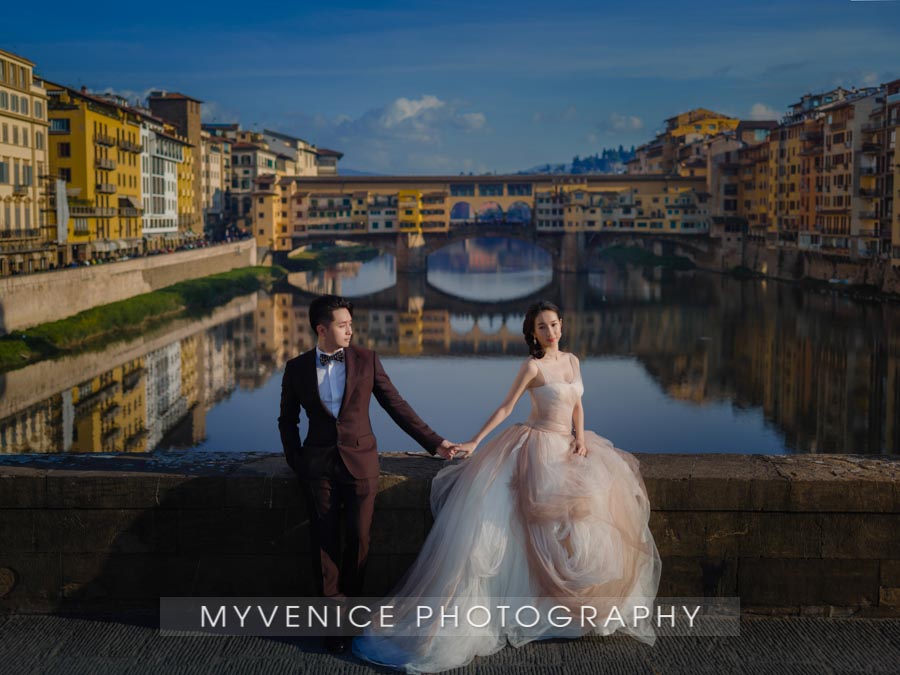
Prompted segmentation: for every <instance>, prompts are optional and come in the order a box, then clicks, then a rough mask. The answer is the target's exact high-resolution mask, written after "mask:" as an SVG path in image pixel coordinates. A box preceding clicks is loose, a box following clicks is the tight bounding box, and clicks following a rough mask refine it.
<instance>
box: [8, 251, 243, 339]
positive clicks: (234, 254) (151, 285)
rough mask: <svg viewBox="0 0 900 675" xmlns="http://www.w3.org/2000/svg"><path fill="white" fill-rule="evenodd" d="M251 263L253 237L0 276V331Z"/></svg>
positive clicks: (63, 315) (74, 312) (36, 322)
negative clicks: (106, 261) (121, 258)
mask: <svg viewBox="0 0 900 675" xmlns="http://www.w3.org/2000/svg"><path fill="white" fill-rule="evenodd" d="M255 264H256V242H254V241H253V240H252V239H251V240H244V241H238V242H234V243H231V244H222V245H218V246H211V247H208V248H198V249H194V250H190V251H179V252H177V253H169V254H165V255H156V256H148V257H145V258H136V259H134V260H127V261H124V262H116V263H108V264H105V265H95V266H91V267H78V268H72V269H66V270H55V271H52V272H43V273H38V274H28V275H23V276H15V277H7V278H4V279H0V335H5V334H6V333H8V332H10V331H13V330H24V329H27V328H30V327H32V326H37V325H40V324H42V323H47V322H49V321H56V320H58V319H64V318H66V317H67V316H72V315H73V314H77V313H78V312H81V311H84V310H86V309H91V308H92V307H97V306H100V305H106V304H109V303H111V302H116V301H118V300H125V299H127V298H131V297H134V296H135V295H140V294H142V293H149V292H151V291H156V290H159V289H161V288H165V287H166V286H171V285H172V284H175V283H178V282H179V281H187V280H188V279H198V278H200V277H206V276H210V275H212V274H219V273H221V272H228V271H230V270H233V269H237V268H240V267H249V266H252V265H255Z"/></svg>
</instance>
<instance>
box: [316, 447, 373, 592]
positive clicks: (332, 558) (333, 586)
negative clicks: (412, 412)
mask: <svg viewBox="0 0 900 675" xmlns="http://www.w3.org/2000/svg"><path fill="white" fill-rule="evenodd" d="M317 454H318V456H319V461H317V462H316V464H317V470H316V474H315V475H316V476H317V477H315V478H310V477H308V476H307V477H300V485H301V489H302V490H303V494H304V497H305V499H306V505H307V513H308V514H309V521H310V523H309V524H310V528H309V535H310V551H311V555H310V558H311V559H312V569H313V575H314V577H315V581H316V586H317V589H318V591H319V594H320V595H322V596H324V597H326V598H341V597H352V596H359V595H361V594H362V589H363V581H364V579H365V571H366V562H367V561H368V557H369V541H370V538H371V537H370V532H371V529H372V516H373V514H374V513H375V495H376V494H377V493H378V477H377V476H376V477H373V478H354V477H353V474H351V473H350V471H349V470H348V469H347V467H346V466H345V465H344V462H343V460H342V459H341V454H340V452H338V449H337V448H336V447H333V448H330V449H328V450H327V451H326V450H325V449H317ZM342 510H343V517H342V514H341V511H342ZM342 526H343V530H344V539H345V544H344V549H343V551H341V529H342Z"/></svg>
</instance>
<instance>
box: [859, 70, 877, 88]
mask: <svg viewBox="0 0 900 675" xmlns="http://www.w3.org/2000/svg"><path fill="white" fill-rule="evenodd" d="M879 80H880V78H879V77H878V73H866V74H865V75H863V78H862V83H863V86H866V87H874V86H877V85H879V84H881V82H880V81H879Z"/></svg>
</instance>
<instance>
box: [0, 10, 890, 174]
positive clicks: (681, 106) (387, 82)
mask: <svg viewBox="0 0 900 675" xmlns="http://www.w3.org/2000/svg"><path fill="white" fill-rule="evenodd" d="M53 6H54V4H48V3H30V4H29V5H27V6H25V5H24V3H16V5H14V6H13V7H8V8H6V9H5V10H4V21H3V22H2V25H0V48H2V49H6V50H8V51H12V52H15V53H17V54H21V55H22V56H25V57H27V58H29V59H31V60H32V61H34V62H35V63H36V64H37V73H38V74H39V75H41V76H43V77H46V78H47V79H50V80H53V81H57V82H61V83H64V84H68V85H70V86H81V85H86V86H87V87H88V88H90V89H92V90H98V91H103V90H113V91H116V92H119V93H122V94H125V95H127V96H141V95H143V94H144V93H146V92H147V91H149V90H151V89H158V88H161V89H168V90H173V91H182V92H184V93H186V94H189V95H191V96H194V97H196V98H199V99H201V100H203V101H204V102H205V105H204V109H205V114H204V117H205V119H206V120H207V121H213V120H215V121H219V122H231V121H239V122H241V124H242V125H243V126H244V127H245V128H258V129H263V128H266V127H267V128H275V129H279V130H281V131H284V132H286V133H293V134H297V135H299V136H301V137H302V138H306V139H307V140H309V141H311V142H313V143H316V144H317V145H320V146H325V147H332V148H335V149H339V150H341V151H343V152H344V153H345V157H344V160H343V162H342V166H346V167H350V168H354V169H358V170H368V171H374V172H379V173H413V174H434V173H451V174H453V173H458V172H460V171H474V172H476V173H478V172H484V171H515V170H519V169H525V168H529V167H531V166H534V165H537V164H541V163H544V162H563V161H568V160H570V159H571V158H572V156H574V155H576V154H577V155H582V156H583V155H589V154H592V153H594V152H597V151H598V150H599V149H600V148H602V147H614V146H618V145H619V144H623V145H625V146H626V147H627V146H630V145H632V144H634V145H638V144H640V143H642V142H645V141H646V140H648V139H650V138H651V137H652V136H653V134H654V133H655V132H656V131H658V130H659V129H660V128H661V127H662V126H663V120H665V119H666V118H667V117H671V116H673V115H675V114H677V113H678V112H681V111H684V110H688V109H690V108H693V107H700V106H702V107H706V108H711V109H713V110H717V111H720V112H723V113H726V114H729V115H733V116H736V117H741V118H747V119H752V118H763V119H772V118H774V117H777V116H779V115H780V114H781V113H782V112H783V111H784V110H785V108H786V107H787V106H788V105H789V104H790V103H792V102H794V101H796V100H798V99H799V97H800V95H802V94H803V93H805V92H809V91H821V90H824V89H828V88H831V87H833V86H836V85H843V86H845V87H852V86H867V85H873V84H880V83H882V82H886V81H890V80H893V79H896V78H900V1H892V0H883V1H870V2H853V1H851V0H782V1H779V2H769V1H768V0H752V1H751V0H741V1H724V2H708V1H707V0H695V1H694V2H692V3H682V2H673V1H669V2H659V1H657V0H645V1H641V0H631V1H626V2H608V3H603V2H596V1H594V2H569V1H567V0H562V1H557V2H553V3H548V2H541V3H535V2H531V1H530V0H524V1H521V2H507V1H502V2H473V1H471V0H455V1H453V2H445V1H443V0H438V1H436V2H424V1H421V2H376V1H373V2H367V3H364V2H345V1H342V0H335V1H333V2H328V3H321V2H317V3H309V2H299V3H267V4H265V5H261V6H259V7H260V11H259V12H258V14H255V13H254V6H253V5H252V4H248V3H236V2H231V1H229V0H226V1H223V2H217V3H215V4H211V3H210V4H209V5H207V6H201V5H195V4H194V3H191V2H186V1H182V2H180V3H174V2H170V1H169V0H163V1H162V2H157V3H152V4H150V5H148V4H146V3H121V2H116V3H111V2H108V1H107V0H99V1H97V2H92V3H88V4H86V5H82V7H84V8H78V9H76V8H75V7H76V6H73V5H69V4H67V5H62V4H59V5H58V7H59V9H58V11H56V10H54V9H53ZM23 26H24V27H27V28H25V29H23V28H22V27H23Z"/></svg>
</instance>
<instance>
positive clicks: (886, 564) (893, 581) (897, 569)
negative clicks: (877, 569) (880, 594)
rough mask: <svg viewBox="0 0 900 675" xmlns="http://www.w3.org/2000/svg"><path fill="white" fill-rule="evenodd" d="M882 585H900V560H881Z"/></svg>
mask: <svg viewBox="0 0 900 675" xmlns="http://www.w3.org/2000/svg"><path fill="white" fill-rule="evenodd" d="M881 585H882V586H900V560H882V561H881Z"/></svg>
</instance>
